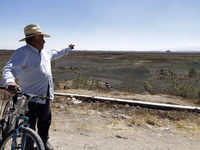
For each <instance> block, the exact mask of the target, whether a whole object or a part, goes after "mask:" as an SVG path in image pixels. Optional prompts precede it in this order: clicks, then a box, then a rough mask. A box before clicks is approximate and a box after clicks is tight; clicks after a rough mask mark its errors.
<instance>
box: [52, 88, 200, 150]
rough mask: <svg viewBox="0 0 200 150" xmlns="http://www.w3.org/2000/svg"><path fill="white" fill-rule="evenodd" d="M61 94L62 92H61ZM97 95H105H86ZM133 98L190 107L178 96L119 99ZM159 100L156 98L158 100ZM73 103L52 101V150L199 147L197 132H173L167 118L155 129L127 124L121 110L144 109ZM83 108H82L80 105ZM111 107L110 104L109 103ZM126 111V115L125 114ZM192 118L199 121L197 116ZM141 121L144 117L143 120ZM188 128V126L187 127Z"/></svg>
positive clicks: (185, 149) (183, 149)
mask: <svg viewBox="0 0 200 150" xmlns="http://www.w3.org/2000/svg"><path fill="white" fill-rule="evenodd" d="M62 92H64V91H62ZM67 92H68V93H72V92H73V93H76V94H79V93H84V92H83V91H82V90H76V91H67ZM86 94H90V95H91V94H95V95H98V96H108V97H111V96H110V95H105V93H97V92H90V93H86ZM131 96H137V99H138V100H143V101H145V100H146V101H149V100H150V101H157V102H159V100H160V102H162V103H163V101H162V100H164V101H165V102H166V103H167V102H170V103H174V104H178V103H179V104H181V105H182V104H185V105H186V104H187V105H190V104H191V105H192V103H190V102H189V101H188V102H187V101H185V100H182V99H181V98H179V97H171V96H169V97H168V96H166V95H164V96H152V95H140V96H139V95H129V96H128V95H126V96H125V97H123V96H122V95H121V96H118V97H120V98H126V99H127V97H128V99H130V98H131ZM115 97H116V95H115ZM158 97H159V98H158ZM83 103H86V102H83ZM83 103H81V104H74V103H72V100H71V99H69V98H68V99H67V98H66V97H55V101H54V102H52V116H53V119H52V125H51V130H50V139H49V141H50V143H51V144H52V145H53V146H54V148H55V150H66V149H70V150H168V149H171V150H189V149H191V150H198V149H199V146H200V134H199V132H188V130H187V131H186V130H181V129H177V128H176V126H175V123H174V122H173V121H171V120H170V119H169V120H168V119H165V120H164V121H165V122H166V123H167V125H163V126H157V125H151V124H147V123H143V124H141V125H136V124H131V123H130V122H129V121H128V120H129V119H130V118H131V115H127V113H124V112H125V110H127V111H130V110H131V109H145V108H138V107H134V106H127V105H125V106H124V107H119V106H118V105H117V106H116V107H115V108H112V107H108V108H104V109H102V107H103V106H104V105H102V106H100V105H99V107H97V108H96V109H94V107H92V103H87V104H86V105H87V106H88V107H86V105H84V104H83ZM83 105H84V106H83ZM191 105H190V106H191ZM113 106H114V104H113ZM126 107H129V109H126ZM127 111H126V112H127ZM195 115H197V116H196V117H197V118H199V114H195ZM143 119H144V118H143ZM191 128H192V127H191Z"/></svg>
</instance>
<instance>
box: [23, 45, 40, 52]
mask: <svg viewBox="0 0 200 150" xmlns="http://www.w3.org/2000/svg"><path fill="white" fill-rule="evenodd" d="M26 45H27V46H28V47H30V48H31V50H32V51H34V52H36V53H40V51H39V50H38V49H37V48H35V47H33V46H31V45H30V44H26Z"/></svg>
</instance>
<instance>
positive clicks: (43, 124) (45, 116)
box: [26, 100, 51, 144]
mask: <svg viewBox="0 0 200 150" xmlns="http://www.w3.org/2000/svg"><path fill="white" fill-rule="evenodd" d="M28 108H29V112H28V113H26V116H27V117H29V126H30V128H31V129H33V130H35V126H36V122H37V129H38V134H39V135H40V137H41V139H42V141H43V143H44V144H46V141H47V140H48V139H49V127H50V124H51V108H50V102H49V100H46V103H45V104H38V103H35V102H29V103H28Z"/></svg>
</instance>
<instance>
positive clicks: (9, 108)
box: [1, 101, 14, 137]
mask: <svg viewBox="0 0 200 150" xmlns="http://www.w3.org/2000/svg"><path fill="white" fill-rule="evenodd" d="M13 111H14V110H13V101H8V102H7V103H6V105H5V107H4V110H3V116H5V115H8V114H10V113H12V112H13ZM12 123H13V116H7V117H6V118H5V119H4V120H3V121H2V126H1V130H2V137H3V136H4V135H5V134H6V133H7V132H8V131H9V130H10V128H11V126H12Z"/></svg>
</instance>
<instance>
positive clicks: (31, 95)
mask: <svg viewBox="0 0 200 150" xmlns="http://www.w3.org/2000/svg"><path fill="white" fill-rule="evenodd" d="M11 93H13V94H22V95H24V96H26V97H27V98H28V99H31V98H37V97H39V98H41V99H48V100H50V97H47V96H44V95H43V96H42V95H33V94H26V93H24V92H21V91H13V92H11Z"/></svg>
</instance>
